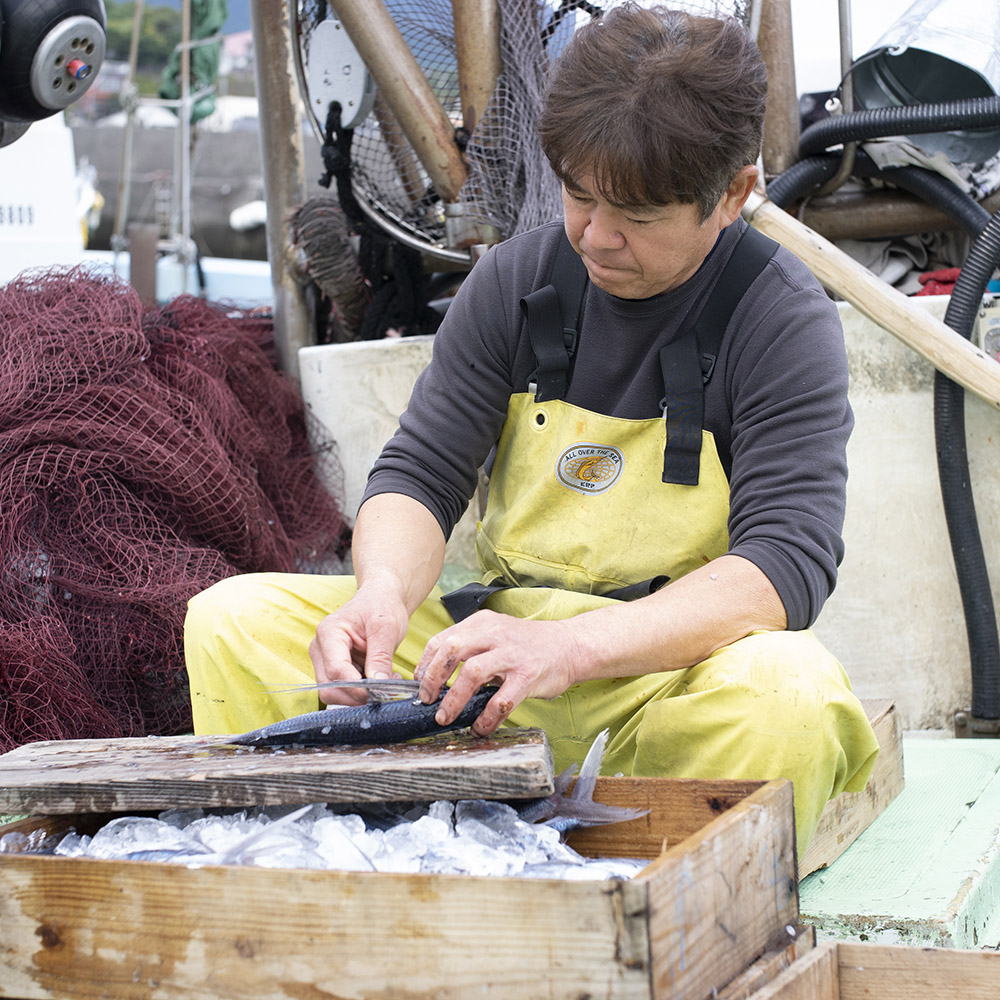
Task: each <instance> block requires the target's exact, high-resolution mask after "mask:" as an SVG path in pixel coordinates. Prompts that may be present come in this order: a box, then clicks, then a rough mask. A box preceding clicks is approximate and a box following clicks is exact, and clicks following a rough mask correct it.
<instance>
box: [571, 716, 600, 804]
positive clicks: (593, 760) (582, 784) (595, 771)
mask: <svg viewBox="0 0 1000 1000" xmlns="http://www.w3.org/2000/svg"><path fill="white" fill-rule="evenodd" d="M607 745H608V730H607V729H602V730H601V731H600V732H599V733H598V734H597V736H596V737H595V738H594V742H593V743H591V744H590V749H589V750H588V751H587V756H586V757H584V758H583V764H582V765H581V766H580V777H579V778H577V779H576V784H575V785H574V786H573V791H572V792H571V793H570V798H571V799H575V800H578V801H584V802H591V801H592V800H593V798H594V786H595V785H596V784H597V776H598V775H599V774H600V773H601V761H603V760H604V750H605V747H607Z"/></svg>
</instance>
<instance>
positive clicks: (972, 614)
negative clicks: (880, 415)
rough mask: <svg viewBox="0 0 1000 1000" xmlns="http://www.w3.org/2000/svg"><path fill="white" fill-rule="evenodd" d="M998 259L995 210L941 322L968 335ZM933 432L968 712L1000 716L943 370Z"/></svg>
mask: <svg viewBox="0 0 1000 1000" xmlns="http://www.w3.org/2000/svg"><path fill="white" fill-rule="evenodd" d="M998 262H1000V214H998V215H995V216H993V218H992V219H991V220H990V222H989V225H987V226H986V228H985V229H984V230H983V232H982V233H981V235H980V236H979V238H978V239H977V240H976V241H975V243H974V244H973V246H972V250H971V251H970V252H969V256H968V258H967V259H966V261H965V263H964V265H963V266H962V269H961V273H960V274H959V277H958V280H957V281H956V282H955V287H954V289H953V290H952V293H951V300H950V302H949V303H948V309H947V311H946V312H945V317H944V321H945V324H946V325H947V326H949V327H951V329H953V330H955V331H956V332H957V333H960V334H961V335H962V336H963V337H965V338H966V339H970V338H971V335H972V328H973V324H974V323H975V320H976V314H977V312H978V311H979V307H980V304H981V303H982V299H983V294H984V292H985V291H986V286H987V284H988V282H989V280H990V277H991V276H992V274H993V270H994V268H995V267H996V266H997V264H998ZM934 438H935V443H936V448H937V462H938V478H939V479H940V481H941V496H942V499H943V501H944V512H945V520H946V521H947V524H948V535H949V537H950V539H951V551H952V556H953V558H954V560H955V569H956V571H957V573H958V585H959V589H960V591H961V596H962V607H963V608H964V610H965V627H966V632H967V634H968V638H969V656H970V659H971V663H972V717H973V718H974V719H1000V641H998V638H997V620H996V611H995V609H994V605H993V592H992V590H991V589H990V579H989V573H988V571H987V568H986V559H985V556H984V555H983V544H982V539H981V537H980V534H979V524H978V521H977V518H976V507H975V502H974V500H973V496H972V483H971V482H970V477H969V458H968V454H967V451H966V446H965V390H964V389H963V388H962V387H961V386H960V385H958V384H957V383H955V382H953V381H952V380H951V379H949V378H948V376H947V375H944V374H942V373H941V372H935V375H934Z"/></svg>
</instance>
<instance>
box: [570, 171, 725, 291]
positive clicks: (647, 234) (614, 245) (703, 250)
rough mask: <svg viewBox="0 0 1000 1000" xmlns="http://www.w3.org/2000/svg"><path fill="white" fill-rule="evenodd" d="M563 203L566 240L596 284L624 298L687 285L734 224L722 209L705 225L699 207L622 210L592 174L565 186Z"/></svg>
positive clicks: (660, 206)
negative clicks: (602, 190)
mask: <svg viewBox="0 0 1000 1000" xmlns="http://www.w3.org/2000/svg"><path fill="white" fill-rule="evenodd" d="M562 199H563V212H564V221H565V226H566V235H567V236H568V237H569V241H570V243H571V244H572V245H573V249H574V250H576V252H577V253H578V254H579V255H580V256H581V257H582V258H583V262H584V264H585V265H586V266H587V272H588V273H589V275H590V280H591V281H592V282H593V283H594V284H595V285H597V286H598V288H603V289H604V290H605V291H606V292H610V293H611V294H612V295H617V296H618V297H619V298H622V299H646V298H649V297H650V296H652V295H658V294H660V293H661V292H667V291H670V290H671V289H672V288H677V287H678V286H679V285H682V284H683V283H684V282H685V281H687V279H688V278H690V277H691V275H693V274H694V273H695V271H697V270H698V268H699V267H700V266H701V263H702V261H703V260H704V259H705V258H706V257H707V256H708V253H709V251H710V250H711V249H712V247H713V246H715V241H716V239H717V237H718V235H719V233H720V232H721V230H722V229H723V228H725V226H726V225H729V222H731V221H732V219H731V218H728V216H727V215H726V213H724V212H723V211H722V210H721V209H720V207H718V206H717V207H716V209H715V211H714V212H713V213H712V215H710V216H709V217H708V219H706V220H705V221H704V222H702V221H701V219H700V214H701V213H700V210H699V207H698V206H697V205H693V204H692V205H683V204H679V203H675V204H670V205H632V206H625V205H617V204H614V203H612V202H610V201H608V200H607V199H606V198H605V197H604V196H603V195H602V194H601V192H600V189H599V187H598V185H597V183H596V181H595V179H594V177H593V176H592V175H587V176H584V177H580V178H575V179H574V180H573V181H572V182H570V181H567V182H566V183H564V184H563V189H562ZM723 200H725V199H723Z"/></svg>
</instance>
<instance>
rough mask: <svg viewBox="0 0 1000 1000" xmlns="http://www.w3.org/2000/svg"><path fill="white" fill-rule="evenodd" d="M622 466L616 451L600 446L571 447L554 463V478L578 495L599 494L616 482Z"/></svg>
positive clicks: (606, 446) (577, 445)
mask: <svg viewBox="0 0 1000 1000" xmlns="http://www.w3.org/2000/svg"><path fill="white" fill-rule="evenodd" d="M624 463H625V459H624V456H623V455H622V453H621V452H620V451H619V450H618V449H617V448H611V447H609V446H608V445H603V444H591V443H590V442H584V443H583V444H575V445H573V446H572V447H571V448H567V449H566V450H565V451H564V452H563V453H562V454H561V455H560V456H559V458H558V460H557V461H556V478H558V480H559V482H561V483H562V484H563V486H568V487H569V488H570V489H571V490H577V491H578V492H580V493H603V492H604V491H605V490H609V489H611V487H612V486H614V485H615V483H616V482H618V477H619V476H620V475H621V473H622V466H623V465H624Z"/></svg>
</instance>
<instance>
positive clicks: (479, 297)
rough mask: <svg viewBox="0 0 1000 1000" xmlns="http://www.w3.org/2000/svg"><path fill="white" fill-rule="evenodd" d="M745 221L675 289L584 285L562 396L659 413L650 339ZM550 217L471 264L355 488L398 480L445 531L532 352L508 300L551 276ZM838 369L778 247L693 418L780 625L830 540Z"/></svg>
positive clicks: (614, 411)
mask: <svg viewBox="0 0 1000 1000" xmlns="http://www.w3.org/2000/svg"><path fill="white" fill-rule="evenodd" d="M745 225H746V223H744V222H743V221H742V220H737V222H735V223H734V224H733V225H731V226H730V227H728V229H727V230H725V231H724V232H723V233H722V235H721V237H720V239H719V241H718V242H717V244H716V246H715V247H714V249H713V250H712V252H711V253H710V254H709V256H708V257H707V258H706V260H705V262H704V263H703V264H702V266H701V268H700V269H699V270H698V272H697V273H696V274H695V275H693V276H692V277H691V278H690V279H689V280H688V281H686V282H685V283H684V284H683V285H681V286H680V287H679V288H676V289H674V290H672V291H669V292H665V293H663V294H661V295H657V296H654V297H653V298H650V299H641V300H628V299H619V298H615V297H614V296H612V295H609V294H607V293H606V292H604V291H602V290H601V289H599V288H597V287H595V286H594V285H592V284H591V285H588V289H587V293H586V296H585V300H584V304H583V312H582V318H581V324H580V335H579V342H578V347H577V352H576V356H575V358H574V362H573V368H572V377H571V379H570V385H569V391H568V393H567V396H566V399H567V401H568V402H570V403H573V404H575V405H577V406H580V407H584V408H586V409H589V410H594V411H597V412H600V413H605V414H608V415H611V416H617V417H624V418H630V419H643V418H648V417H652V416H656V415H658V414H659V412H660V406H659V404H660V400H661V399H662V397H663V391H664V390H663V378H662V374H661V371H660V364H659V350H660V347H661V346H663V345H664V344H665V343H668V342H669V341H670V340H671V339H672V338H673V337H675V336H676V335H677V334H678V332H679V329H680V326H681V324H682V322H683V320H684V319H685V317H686V316H687V315H688V313H689V310H692V309H698V308H699V307H700V305H701V304H702V303H703V301H704V300H705V297H706V295H707V294H709V292H710V291H711V289H712V287H713V285H714V283H715V280H716V278H717V277H718V275H719V273H720V272H721V270H722V268H723V267H724V266H725V264H726V261H727V260H728V259H729V256H730V254H731V253H732V250H733V247H734V245H735V243H736V241H737V239H738V237H739V235H740V233H741V232H742V231H743V229H744V228H745ZM561 233H562V226H561V224H560V223H550V224H548V225H545V226H542V227H541V228H539V229H536V230H533V231H532V232H529V233H524V234H522V235H520V236H516V237H513V238H512V239H509V240H507V241H506V242H504V243H501V244H500V245H499V246H496V247H494V248H493V249H491V250H490V252H489V253H488V254H486V256H485V257H483V258H482V259H481V260H480V261H479V262H478V263H477V264H476V266H475V267H474V268H473V270H472V272H471V273H470V274H469V276H468V277H467V278H466V280H465V281H464V282H463V284H462V287H461V288H460V290H459V292H458V294H457V296H456V297H455V300H454V302H453V303H452V304H451V306H450V307H449V309H448V312H447V314H446V316H445V320H444V322H443V323H442V325H441V328H440V330H439V331H438V333H437V334H436V336H435V342H434V353H433V360H432V362H431V364H430V365H429V366H428V367H427V369H426V370H425V371H424V372H423V373H422V374H421V376H420V378H419V379H418V380H417V382H416V385H415V386H414V389H413V394H412V396H411V399H410V403H409V406H408V408H407V410H406V412H405V413H404V414H403V416H402V417H401V419H400V427H399V430H398V431H397V432H396V434H395V435H394V436H393V438H392V439H391V440H390V441H389V442H388V443H387V444H386V446H385V448H384V450H383V451H382V454H381V455H380V456H379V458H378V460H377V461H376V463H375V465H374V467H373V468H372V472H371V475H370V477H369V481H368V486H367V489H366V491H365V495H364V498H363V500H362V503H364V500H367V499H368V498H369V497H371V496H374V495H375V494H378V493H387V492H392V493H402V494H405V495H407V496H410V497H412V498H414V499H416V500H418V501H419V502H420V503H422V504H424V506H426V507H427V508H428V509H429V510H430V511H431V512H432V513H433V514H434V516H435V517H436V518H437V520H438V522H439V523H440V525H441V528H442V530H443V531H444V533H445V536H446V537H447V536H448V535H450V533H451V530H452V528H453V527H454V525H455V523H456V522H457V521H458V519H459V518H460V517H461V515H462V513H463V512H464V510H465V508H466V506H467V505H468V502H469V498H470V497H471V496H472V495H473V492H474V490H475V487H476V482H477V470H478V469H479V467H480V466H481V465H482V464H483V463H484V461H485V460H486V458H487V456H488V454H489V452H490V450H491V449H492V447H493V445H494V444H495V443H496V441H497V440H498V438H499V436H500V431H501V429H502V426H503V423H504V419H505V417H506V413H507V402H508V398H509V396H510V395H511V393H513V392H524V391H526V388H527V383H528V379H529V376H530V374H531V372H532V371H533V370H534V368H535V359H534V355H533V353H532V350H531V345H530V343H529V341H528V336H527V327H526V324H525V323H524V320H523V318H522V315H521V310H520V307H519V302H520V299H521V298H522V297H523V296H525V295H527V294H528V293H530V292H531V291H533V290H534V289H536V288H538V287H540V286H542V285H544V284H547V283H548V282H549V280H550V275H551V271H552V263H553V260H554V256H555V252H556V249H557V248H558V245H559V240H560V237H561ZM692 315H694V313H692ZM847 384H848V373H847V358H846V352H845V349H844V339H843V331H842V329H841V325H840V320H839V317H838V315H837V310H836V306H835V305H834V304H833V303H832V302H831V301H830V299H829V298H828V297H827V295H826V294H825V292H824V291H823V289H822V288H821V287H820V285H819V284H818V282H817V281H816V279H815V278H814V277H813V276H812V274H811V273H810V272H809V271H808V269H807V268H806V267H805V265H804V264H802V262H801V261H799V260H798V258H797V257H795V256H794V255H793V254H791V253H789V252H788V251H786V250H784V249H782V248H779V249H778V252H777V253H776V254H775V256H774V258H773V259H772V260H771V261H770V263H769V264H768V265H767V266H766V268H765V269H764V272H763V273H762V274H761V275H760V276H759V277H758V278H757V280H756V281H755V282H754V283H753V285H752V286H751V287H750V289H749V290H748V291H747V293H746V295H745V296H744V297H743V300H742V302H741V303H740V305H739V306H738V307H737V309H736V311H735V313H734V315H733V318H732V320H731V321H730V323H729V326H728V328H727V331H726V335H725V338H724V340H723V343H722V347H721V350H720V352H719V356H718V360H717V362H716V367H715V370H714V373H713V376H712V378H711V380H710V381H709V383H708V385H707V386H706V391H705V419H704V426H705V429H706V430H709V431H711V432H712V433H713V434H714V436H715V440H716V445H717V447H718V450H719V455H720V458H721V460H722V463H723V467H724V468H725V469H726V472H727V474H728V475H729V483H730V511H729V524H728V528H729V538H730V548H729V551H730V552H731V553H733V554H736V555H739V556H742V557H743V558H745V559H748V560H750V561H751V562H753V563H754V564H755V565H756V566H758V567H759V568H760V569H761V571H762V572H763V573H764V574H765V575H766V576H767V578H768V579H769V580H770V581H771V583H772V585H773V586H774V588H775V589H776V591H777V592H778V595H779V597H780V598H781V600H782V602H783V603H784V606H785V611H786V614H787V617H788V627H789V629H801V628H806V627H808V626H809V625H811V624H812V623H813V621H815V619H816V617H817V615H818V614H819V612H820V609H821V608H822V606H823V603H824V601H825V600H826V599H827V597H828V596H829V595H830V593H831V592H832V591H833V588H834V585H835V583H836V578H837V566H838V565H839V563H840V560H841V558H842V556H843V541H842V538H841V529H842V527H843V521H844V505H845V492H846V481H847V459H846V445H847V440H848V437H849V436H850V432H851V428H852V426H853V415H852V413H851V409H850V405H849V403H848V399H847Z"/></svg>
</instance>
